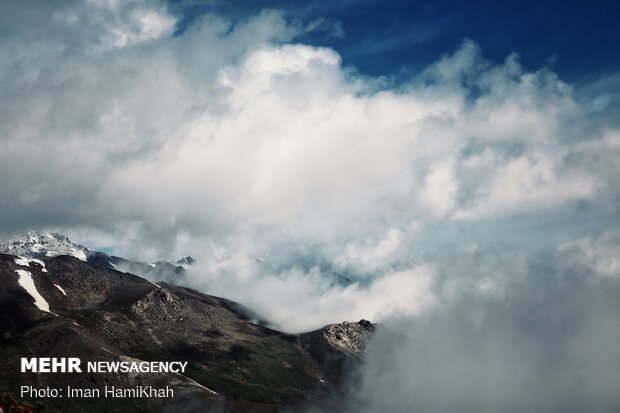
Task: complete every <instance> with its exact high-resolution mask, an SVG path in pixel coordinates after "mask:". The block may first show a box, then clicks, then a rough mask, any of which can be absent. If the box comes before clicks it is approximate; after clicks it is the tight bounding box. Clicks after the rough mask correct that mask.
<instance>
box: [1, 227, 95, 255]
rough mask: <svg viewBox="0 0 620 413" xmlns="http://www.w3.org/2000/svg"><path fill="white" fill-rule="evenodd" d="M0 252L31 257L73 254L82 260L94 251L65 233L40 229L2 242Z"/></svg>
mask: <svg viewBox="0 0 620 413" xmlns="http://www.w3.org/2000/svg"><path fill="white" fill-rule="evenodd" d="M0 252H3V253H7V254H14V255H20V256H24V257H29V258H41V257H56V256H58V255H71V256H73V257H76V258H78V259H80V260H82V261H86V260H87V257H88V255H90V253H92V251H91V250H89V249H88V248H86V247H83V246H82V245H77V244H74V243H72V242H71V241H70V240H69V238H67V237H66V236H65V235H62V234H58V233H47V232H39V231H29V232H27V233H26V234H24V235H21V236H17V237H13V238H11V239H10V240H9V241H7V242H5V243H0Z"/></svg>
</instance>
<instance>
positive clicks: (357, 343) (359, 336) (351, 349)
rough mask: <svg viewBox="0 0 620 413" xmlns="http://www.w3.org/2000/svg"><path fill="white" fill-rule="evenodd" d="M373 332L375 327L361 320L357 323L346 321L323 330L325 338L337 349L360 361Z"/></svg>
mask: <svg viewBox="0 0 620 413" xmlns="http://www.w3.org/2000/svg"><path fill="white" fill-rule="evenodd" d="M373 331H374V326H373V325H372V323H371V322H370V321H367V320H360V321H358V322H357V323H353V322H350V321H345V322H343V323H340V324H331V325H329V326H327V327H325V328H323V336H324V337H325V340H326V341H327V342H328V343H329V344H330V345H331V346H332V347H334V348H335V349H337V350H340V351H342V352H343V353H345V354H347V355H349V356H351V357H354V358H357V359H360V358H361V357H362V355H363V354H364V350H365V349H366V345H367V344H368V340H369V339H370V338H371V337H372V333H373Z"/></svg>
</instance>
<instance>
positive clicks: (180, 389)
mask: <svg viewBox="0 0 620 413" xmlns="http://www.w3.org/2000/svg"><path fill="white" fill-rule="evenodd" d="M26 273H27V274H26ZM24 274H26V275H24ZM24 276H27V278H28V280H29V284H24V282H23V280H21V281H20V277H24ZM24 285H27V286H28V288H26V287H24ZM37 300H38V301H37ZM42 300H43V301H44V302H45V304H46V305H44V306H42V305H41V302H42ZM37 302H39V304H37ZM256 318H257V316H256V315H255V314H253V313H252V312H251V311H250V310H248V309H246V308H244V307H243V306H241V305H240V304H237V303H234V302H232V301H230V300H226V299H224V298H219V297H214V296H210V295H207V294H203V293H200V292H198V291H195V290H191V289H187V288H183V287H179V286H175V285H172V284H167V283H164V282H157V283H155V282H151V281H147V280H145V279H143V278H140V277H138V276H136V275H132V274H128V273H123V272H119V271H116V270H114V269H110V268H102V267H98V266H94V265H91V264H89V263H88V262H84V261H82V260H79V259H77V258H74V257H70V256H59V257H41V258H40V259H34V260H33V259H25V258H20V257H17V256H15V255H8V254H0V366H3V371H2V374H1V375H0V394H2V393H13V394H18V391H19V388H20V386H21V385H34V386H38V387H45V386H46V385H49V386H51V387H64V386H66V385H74V386H75V385H80V384H82V383H84V382H85V383H88V387H102V386H104V385H114V386H119V387H132V386H136V385H153V386H159V387H161V386H166V385H169V386H171V387H173V388H174V389H175V391H176V392H177V394H178V395H179V397H175V398H174V399H173V400H163V401H162V400H157V401H156V402H154V401H153V400H149V399H146V400H142V399H135V400H134V399H124V400H122V405H121V404H119V403H121V401H118V400H114V399H111V398H108V399H106V398H104V399H96V400H90V401H88V400H84V399H69V398H64V399H49V400H26V402H28V403H36V402H37V401H43V402H44V403H46V404H48V405H49V406H50V408H51V409H57V410H59V411H89V412H106V411H121V410H122V411H153V412H157V411H168V410H176V411H183V412H192V411H196V412H204V411H209V409H210V408H214V407H217V408H223V409H224V411H235V412H267V411H269V412H271V411H279V410H282V409H285V408H293V409H294V408H295V407H299V406H303V405H305V404H306V403H308V402H312V401H314V400H318V399H321V398H322V397H327V396H329V395H330V394H331V393H333V392H334V391H335V390H337V388H338V386H339V385H340V383H342V381H343V379H344V378H345V377H346V375H347V374H348V373H347V372H348V371H350V370H351V369H352V368H354V367H355V366H356V365H357V364H359V361H360V359H361V358H362V356H363V353H364V349H365V347H366V345H367V343H368V342H369V340H370V339H371V338H372V335H373V331H374V326H373V325H372V324H371V323H370V322H368V321H366V320H361V321H359V322H357V323H355V322H343V323H341V324H332V325H329V326H326V327H324V328H322V329H319V330H316V331H313V332H310V333H305V334H286V333H283V332H279V331H275V330H272V329H269V328H267V327H265V326H264V325H262V324H260V323H259V322H257V321H255V320H256ZM50 356H53V357H63V356H64V357H79V358H81V359H83V360H84V361H95V360H99V361H118V360H145V361H184V362H187V369H186V371H185V373H184V374H183V375H176V374H174V375H173V374H172V373H170V374H167V373H166V374H160V375H148V374H147V375H145V374H138V375H134V376H129V375H127V374H120V373H109V374H66V375H63V374H36V373H29V374H21V373H20V372H19V361H20V357H50ZM119 409H121V410H119ZM145 409H146V410H145Z"/></svg>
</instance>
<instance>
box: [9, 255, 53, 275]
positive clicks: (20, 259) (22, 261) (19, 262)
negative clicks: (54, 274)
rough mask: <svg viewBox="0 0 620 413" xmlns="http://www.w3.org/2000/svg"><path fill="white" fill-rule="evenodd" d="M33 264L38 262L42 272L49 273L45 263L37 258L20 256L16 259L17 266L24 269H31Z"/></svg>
mask: <svg viewBox="0 0 620 413" xmlns="http://www.w3.org/2000/svg"><path fill="white" fill-rule="evenodd" d="M31 262H36V263H37V264H39V265H40V266H41V267H42V269H41V271H43V272H47V268H45V263H44V262H43V261H41V260H38V259H36V258H25V257H19V256H18V257H17V258H15V264H17V265H21V266H22V267H30V263H31Z"/></svg>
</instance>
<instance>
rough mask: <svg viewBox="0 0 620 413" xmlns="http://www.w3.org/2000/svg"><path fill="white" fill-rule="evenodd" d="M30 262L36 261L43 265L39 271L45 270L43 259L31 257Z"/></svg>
mask: <svg viewBox="0 0 620 413" xmlns="http://www.w3.org/2000/svg"><path fill="white" fill-rule="evenodd" d="M30 262H36V263H37V264H39V265H40V266H41V267H43V268H42V269H41V271H43V272H47V268H45V263H44V262H43V261H41V260H38V259H36V258H31V259H30Z"/></svg>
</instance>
